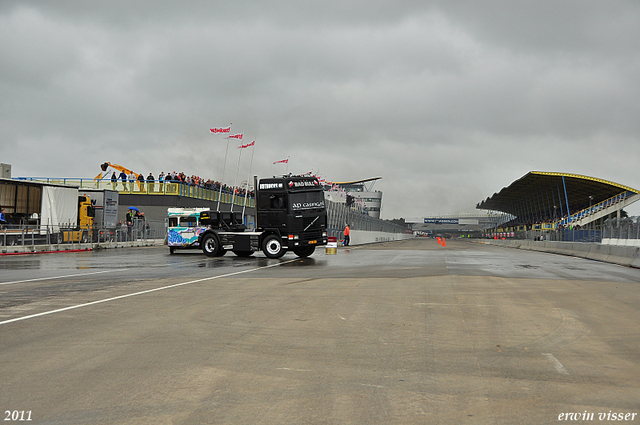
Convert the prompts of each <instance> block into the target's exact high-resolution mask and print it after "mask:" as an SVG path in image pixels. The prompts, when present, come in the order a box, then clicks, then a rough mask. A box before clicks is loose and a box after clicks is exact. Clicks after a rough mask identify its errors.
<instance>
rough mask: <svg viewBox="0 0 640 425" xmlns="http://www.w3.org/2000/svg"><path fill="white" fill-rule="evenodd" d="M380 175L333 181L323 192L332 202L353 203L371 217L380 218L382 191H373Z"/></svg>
mask: <svg viewBox="0 0 640 425" xmlns="http://www.w3.org/2000/svg"><path fill="white" fill-rule="evenodd" d="M381 178H382V177H372V178H369V179H364V180H357V181H350V182H333V186H326V187H327V188H329V190H328V191H327V192H325V196H326V198H327V199H329V200H330V201H333V202H341V203H346V204H350V205H351V204H354V205H355V206H357V207H359V208H361V209H362V211H363V212H364V213H365V214H367V215H369V216H370V217H373V218H380V210H381V209H382V192H380V191H374V190H373V186H374V185H375V183H376V181H378V180H380V179H381Z"/></svg>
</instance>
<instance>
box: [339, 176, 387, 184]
mask: <svg viewBox="0 0 640 425" xmlns="http://www.w3.org/2000/svg"><path fill="white" fill-rule="evenodd" d="M381 178H382V177H370V178H368V179H364V180H355V181H352V182H333V184H337V185H347V184H357V183H366V182H370V181H373V180H380V179H381Z"/></svg>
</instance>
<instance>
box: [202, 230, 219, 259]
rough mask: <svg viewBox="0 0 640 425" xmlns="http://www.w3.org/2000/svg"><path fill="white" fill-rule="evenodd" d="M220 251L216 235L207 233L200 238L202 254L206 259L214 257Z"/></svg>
mask: <svg viewBox="0 0 640 425" xmlns="http://www.w3.org/2000/svg"><path fill="white" fill-rule="evenodd" d="M219 251H220V242H218V238H217V237H216V235H214V234H211V233H208V234H206V235H204V236H203V237H202V252H204V255H206V256H207V257H216V256H218V252H219Z"/></svg>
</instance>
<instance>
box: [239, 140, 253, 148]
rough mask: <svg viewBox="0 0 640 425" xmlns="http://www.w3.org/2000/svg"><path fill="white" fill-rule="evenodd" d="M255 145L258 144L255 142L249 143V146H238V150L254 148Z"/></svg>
mask: <svg viewBox="0 0 640 425" xmlns="http://www.w3.org/2000/svg"><path fill="white" fill-rule="evenodd" d="M255 144H256V141H255V140H254V141H253V142H251V143H249V144H248V145H240V146H238V149H244V148H248V147H250V146H253V145H255Z"/></svg>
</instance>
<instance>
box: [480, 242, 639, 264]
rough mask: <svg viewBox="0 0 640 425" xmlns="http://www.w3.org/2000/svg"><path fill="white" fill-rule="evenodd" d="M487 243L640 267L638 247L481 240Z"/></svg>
mask: <svg viewBox="0 0 640 425" xmlns="http://www.w3.org/2000/svg"><path fill="white" fill-rule="evenodd" d="M482 242H483V243H485V244H488V245H498V246H505V247H509V248H516V249H525V250H529V251H539V252H549V253H552V254H560V255H570V256H573V257H582V258H588V259H590V260H596V261H604V262H607V263H613V264H620V265H623V266H630V267H637V268H640V247H638V246H618V245H604V244H598V243H585V242H552V241H532V240H517V239H510V240H495V239H488V240H484V241H482Z"/></svg>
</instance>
